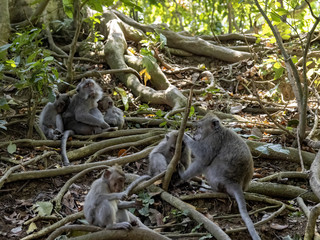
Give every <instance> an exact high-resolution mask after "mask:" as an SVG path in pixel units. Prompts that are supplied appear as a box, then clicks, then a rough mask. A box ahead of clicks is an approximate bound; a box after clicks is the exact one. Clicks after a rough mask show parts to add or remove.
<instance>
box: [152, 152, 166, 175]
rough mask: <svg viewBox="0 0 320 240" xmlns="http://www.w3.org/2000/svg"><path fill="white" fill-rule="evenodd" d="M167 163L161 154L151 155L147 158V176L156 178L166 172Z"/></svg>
mask: <svg viewBox="0 0 320 240" xmlns="http://www.w3.org/2000/svg"><path fill="white" fill-rule="evenodd" d="M170 160H171V159H170ZM167 167H168V163H167V160H166V158H165V156H164V155H163V154H161V153H158V152H156V153H153V154H151V155H150V157H149V175H150V176H156V175H158V174H160V173H162V172H163V171H165V170H167Z"/></svg>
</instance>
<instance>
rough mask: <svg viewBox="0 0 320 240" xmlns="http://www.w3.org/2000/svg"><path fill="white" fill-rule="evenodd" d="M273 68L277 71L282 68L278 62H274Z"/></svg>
mask: <svg viewBox="0 0 320 240" xmlns="http://www.w3.org/2000/svg"><path fill="white" fill-rule="evenodd" d="M273 67H274V68H276V69H279V68H281V67H282V65H281V63H279V62H276V63H275V64H273Z"/></svg>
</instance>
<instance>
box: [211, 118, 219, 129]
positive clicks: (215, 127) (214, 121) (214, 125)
mask: <svg viewBox="0 0 320 240" xmlns="http://www.w3.org/2000/svg"><path fill="white" fill-rule="evenodd" d="M211 124H212V128H214V129H217V128H219V126H220V122H219V120H218V119H212V122H211Z"/></svg>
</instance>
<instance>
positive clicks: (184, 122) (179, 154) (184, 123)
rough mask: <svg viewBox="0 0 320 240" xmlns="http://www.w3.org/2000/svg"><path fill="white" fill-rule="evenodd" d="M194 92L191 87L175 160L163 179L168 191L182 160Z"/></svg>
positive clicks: (173, 159) (172, 160)
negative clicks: (183, 143)
mask: <svg viewBox="0 0 320 240" xmlns="http://www.w3.org/2000/svg"><path fill="white" fill-rule="evenodd" d="M192 90H193V87H191V89H190V94H189V99H188V104H187V106H186V108H185V111H184V116H183V119H182V121H181V125H180V129H179V133H178V137H177V142H176V146H175V151H174V155H173V158H172V159H171V161H170V163H169V165H168V167H167V171H166V174H165V176H164V179H163V184H162V187H163V189H164V190H166V191H167V190H168V188H169V184H170V181H171V177H172V175H173V173H174V171H175V170H176V167H177V165H178V162H179V161H180V158H181V150H182V139H183V135H184V130H185V128H186V125H187V120H188V117H189V113H190V107H191V102H192Z"/></svg>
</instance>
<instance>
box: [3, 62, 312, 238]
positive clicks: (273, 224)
mask: <svg viewBox="0 0 320 240" xmlns="http://www.w3.org/2000/svg"><path fill="white" fill-rule="evenodd" d="M172 61H173V62H174V64H179V65H180V66H181V67H187V66H198V64H201V63H204V62H207V63H206V64H205V65H206V66H213V68H212V69H211V70H212V72H213V74H214V77H215V79H217V80H218V83H219V85H220V86H221V87H222V88H223V89H225V90H226V91H228V92H229V93H228V94H221V93H219V94H214V93H208V94H206V95H199V96H196V98H195V101H199V102H202V103H204V105H206V106H207V107H208V109H210V110H215V111H221V112H225V113H230V109H231V108H232V107H233V106H236V107H237V106H238V107H239V106H240V108H241V109H240V111H238V112H237V113H236V114H237V115H240V116H241V117H242V118H244V119H246V122H237V121H233V122H223V123H224V124H225V125H226V126H227V127H229V128H232V129H235V130H237V131H238V133H239V134H241V135H242V136H250V135H253V134H254V133H255V132H254V131H258V132H259V130H257V127H256V126H267V127H266V128H268V126H271V125H272V123H270V122H269V121H268V120H267V117H266V114H264V113H263V112H262V111H261V108H260V107H259V103H258V102H257V101H256V100H254V96H253V95H252V94H251V93H250V92H249V91H250V90H252V85H250V84H246V81H250V78H255V77H257V76H258V68H257V67H255V66H254V65H253V63H252V62H250V61H243V62H239V63H237V64H233V65H230V64H226V63H223V62H221V61H217V60H212V59H207V58H204V57H198V58H197V59H196V60H195V59H194V58H178V57H173V58H172ZM226 76H228V79H234V80H232V81H220V79H226ZM167 77H168V79H169V81H170V82H171V83H172V84H174V85H176V86H177V87H178V88H179V89H181V90H183V89H188V88H190V86H191V85H190V82H192V78H193V77H194V78H196V74H195V73H194V72H193V71H188V72H181V73H178V74H168V75H167ZM185 80H188V81H185ZM115 84H117V83H115ZM199 84H200V85H201V84H205V83H203V82H199ZM272 86H274V85H272ZM122 87H123V86H122ZM269 89H270V84H269V83H266V84H261V85H259V91H261V93H264V94H265V96H266V97H265V98H264V99H263V100H264V101H265V102H270V105H269V106H270V107H274V106H275V99H274V98H273V96H271V97H267V93H268V91H269ZM248 90H249V91H248ZM285 97H286V98H290V96H285ZM250 99H251V100H250ZM276 106H277V107H278V108H279V109H280V110H279V111H276V114H278V115H277V119H278V120H280V121H282V123H283V124H284V125H286V124H287V122H288V121H289V120H291V119H293V118H294V115H295V114H296V109H294V108H293V110H292V111H287V112H286V113H283V112H284V111H285V110H286V105H285V104H280V103H279V104H276ZM281 106H282V107H283V109H282V110H281ZM150 107H153V108H154V109H161V110H163V111H168V110H169V109H168V108H167V107H165V106H150ZM265 107H268V105H267V104H266V105H265ZM252 109H253V110H256V112H250V111H251V110H252ZM253 110H252V111H253ZM25 111H26V109H23V108H22V109H20V112H19V113H22V115H23V113H25ZM131 111H132V112H133V111H136V109H135V107H134V106H130V109H129V111H128V112H127V113H126V115H127V116H133V113H131ZM145 116H147V114H146V115H145ZM24 117H25V116H24ZM127 127H137V125H136V124H133V123H127ZM139 127H143V126H139ZM156 127H158V126H156ZM309 129H310V127H309ZM1 132H2V134H1V140H0V141H3V142H4V141H9V140H10V141H13V140H17V139H23V138H25V134H26V132H27V126H26V124H25V123H23V122H21V123H16V124H14V125H10V126H9V127H8V130H7V131H6V132H4V131H1ZM256 134H257V133H256ZM259 134H261V136H260V139H258V140H256V141H261V142H268V143H275V144H278V143H280V144H281V145H282V146H290V145H291V144H292V141H293V139H292V138H290V137H288V136H287V135H285V134H284V133H282V134H281V133H280V134H279V133H278V134H268V133H266V132H263V130H262V131H261V132H260V133H259ZM34 137H35V139H38V138H39V137H38V135H37V133H36V132H34ZM142 149H143V148H142V147H141V148H138V149H135V148H132V149H129V151H128V152H127V155H130V154H131V153H133V152H136V151H139V150H142ZM302 149H303V150H306V151H311V149H309V148H308V147H306V146H303V147H302ZM47 150H57V151H58V152H59V149H57V148H52V147H46V146H43V147H34V148H30V147H23V146H19V147H18V148H17V151H16V152H15V154H14V155H10V154H9V153H8V152H7V150H6V149H0V155H2V156H3V158H2V159H4V158H5V157H7V158H12V157H14V158H15V160H17V161H20V160H23V161H25V160H27V159H30V158H33V157H35V156H38V155H41V154H42V153H43V152H44V151H47ZM118 153H119V152H118V150H114V151H111V152H108V154H107V155H104V156H103V158H104V159H114V158H117V156H118ZM85 160H86V159H82V160H78V161H75V162H73V164H75V165H76V164H78V163H81V162H84V161H85ZM59 164H60V163H58V162H56V159H55V158H49V159H47V161H46V162H40V163H37V164H36V165H32V166H28V167H27V169H29V170H43V169H46V168H59V166H58V165H59ZM12 166H14V163H13V162H11V163H10V162H9V161H8V162H5V161H1V164H0V175H3V174H4V173H5V172H6V170H7V169H8V168H9V167H12ZM254 167H255V173H254V180H255V179H259V178H262V177H266V176H269V175H272V174H274V173H279V172H285V171H300V170H301V166H300V164H298V163H293V162H288V161H284V160H282V159H279V160H270V159H263V158H254ZM147 169H148V159H146V158H144V159H142V160H139V161H136V162H133V163H130V164H127V165H125V166H124V171H125V172H126V173H134V174H138V175H142V174H146V173H147ZM25 170H26V168H25V167H21V169H19V170H18V171H17V172H20V171H25ZM99 173H101V170H99V171H98V170H96V171H92V172H91V173H89V174H87V175H86V176H85V177H82V178H81V179H79V180H77V181H76V182H75V183H74V184H72V185H71V187H70V188H69V191H68V192H67V193H66V194H65V196H64V197H63V207H62V209H61V210H60V212H56V213H53V214H52V216H55V217H56V218H52V219H50V218H47V219H46V218H42V219H39V220H38V221H35V224H36V229H37V230H40V229H43V228H45V227H47V226H49V225H50V224H53V223H54V222H56V221H57V219H58V218H59V217H60V216H67V215H70V214H72V213H75V212H77V211H79V210H82V207H83V203H84V197H85V195H86V194H87V192H88V190H89V188H90V185H91V183H92V182H93V181H94V180H95V179H96V178H97V177H98V175H99ZM72 176H73V175H72V174H69V175H64V176H57V177H48V178H40V179H34V180H24V181H17V182H12V183H6V184H5V185H4V186H3V188H2V189H1V190H0V239H21V238H23V237H25V236H26V235H27V231H28V228H29V230H30V225H25V224H24V223H25V222H26V221H27V220H29V219H32V218H33V217H35V216H36V215H37V212H36V208H35V207H34V206H35V203H37V202H46V201H50V200H52V199H53V198H54V197H55V196H56V194H57V193H58V192H59V190H60V189H61V187H62V186H63V185H64V184H65V182H66V181H67V180H69V179H70V178H71V177H72ZM203 182H204V181H203ZM274 182H278V183H282V184H288V185H293V186H298V187H300V188H303V189H306V190H310V186H309V183H308V180H307V179H285V178H284V179H278V180H276V181H274ZM158 184H159V183H158ZM208 191H209V190H208V189H206V188H205V186H203V184H202V186H200V185H199V183H197V182H193V181H191V182H188V183H185V184H183V185H182V186H181V187H180V188H175V187H172V186H171V187H170V188H169V193H171V194H172V195H174V196H182V195H196V194H197V193H200V192H208ZM139 197H140V198H143V197H144V198H147V197H146V196H140V195H139ZM149 197H152V199H153V200H154V203H153V204H151V203H152V202H150V205H148V206H145V207H146V208H147V209H146V210H147V214H145V213H144V215H143V214H141V212H140V213H139V212H137V211H136V212H135V213H136V214H137V215H138V216H139V217H140V218H141V220H142V221H143V222H144V223H145V224H146V225H147V226H149V227H151V228H152V229H155V230H156V231H159V232H161V233H162V234H168V236H169V237H170V238H177V236H178V235H179V234H185V235H183V236H184V237H180V239H200V238H201V237H204V236H206V234H207V232H206V230H205V228H204V227H203V226H202V225H199V224H198V223H197V222H196V221H194V220H192V219H190V218H189V217H187V216H186V213H183V212H181V211H179V210H176V209H174V208H173V207H172V206H171V205H170V204H168V203H166V202H165V201H163V200H162V199H161V198H160V196H159V194H157V193H150V196H149ZM273 198H275V199H277V200H279V201H281V202H283V203H286V204H288V205H291V206H293V207H295V209H296V210H295V211H291V210H288V209H286V210H284V211H283V212H281V214H279V215H278V216H276V217H275V218H273V219H272V220H271V221H269V222H267V223H264V224H262V225H260V226H258V227H257V230H258V232H259V234H260V235H261V238H262V239H265V240H271V239H275V240H276V239H301V238H302V236H303V235H304V230H305V226H306V219H307V218H306V217H305V215H304V214H303V213H302V211H301V210H300V209H299V207H298V205H297V202H296V199H286V198H283V197H281V196H279V197H273ZM188 203H190V204H192V205H193V206H195V207H196V209H197V210H198V211H200V212H201V213H204V214H205V215H206V216H207V217H208V218H210V219H212V220H213V221H214V222H215V223H216V224H218V225H219V226H220V227H221V228H222V229H223V230H230V229H235V228H238V227H243V226H244V223H243V222H242V220H241V217H240V216H239V215H238V208H237V204H236V202H235V200H233V199H224V198H214V199H194V200H191V201H188ZM305 203H306V204H307V205H308V206H313V205H314V204H315V203H313V202H309V201H305ZM267 206H270V205H268V204H265V203H262V202H257V201H252V200H250V201H247V208H248V211H249V212H252V211H255V210H259V209H262V208H265V207H267ZM278 208H279V207H277V208H266V209H265V210H261V211H259V212H256V213H254V214H252V215H251V218H252V219H253V221H254V222H257V221H259V220H261V219H263V218H266V217H268V216H270V214H272V213H273V212H275V211H276V210H277V209H278ZM221 216H225V217H226V218H220V217H221ZM78 223H79V222H78ZM33 227H34V226H33ZM30 231H31V232H32V230H30ZM173 234H176V236H175V237H174V236H173ZM229 236H230V237H231V239H235V240H240V239H250V236H249V234H248V232H247V231H246V230H244V231H240V232H235V233H231V234H229ZM285 237H287V238H285ZM290 237H291V238H290ZM45 238H46V237H43V238H42V239H45ZM202 239H210V238H209V237H208V238H202Z"/></svg>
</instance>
